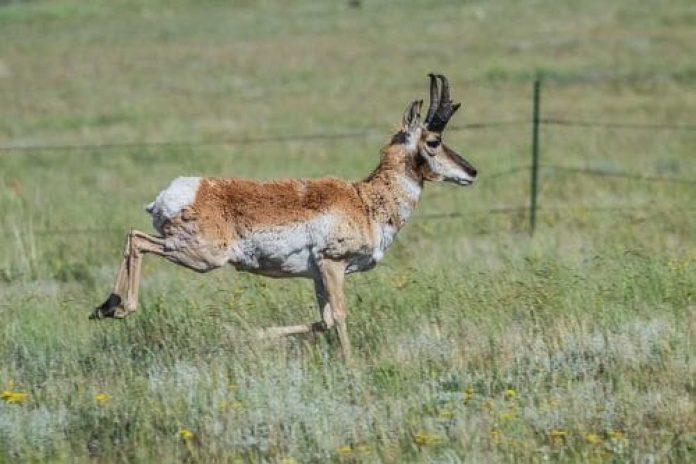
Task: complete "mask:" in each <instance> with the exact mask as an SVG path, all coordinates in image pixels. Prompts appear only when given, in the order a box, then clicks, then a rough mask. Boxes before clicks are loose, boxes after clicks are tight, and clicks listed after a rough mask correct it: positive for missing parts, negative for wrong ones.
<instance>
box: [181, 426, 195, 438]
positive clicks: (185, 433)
mask: <svg viewBox="0 0 696 464" xmlns="http://www.w3.org/2000/svg"><path fill="white" fill-rule="evenodd" d="M179 436H180V437H181V438H182V439H183V440H190V439H192V438H193V432H192V431H191V429H187V428H186V427H181V428H180V429H179Z"/></svg>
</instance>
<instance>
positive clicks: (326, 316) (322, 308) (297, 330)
mask: <svg viewBox="0 0 696 464" xmlns="http://www.w3.org/2000/svg"><path fill="white" fill-rule="evenodd" d="M314 293H315V295H316V298H317V305H318V306H319V315H320V316H321V320H320V321H317V322H312V323H311V324H300V325H287V326H281V327H269V328H267V329H264V330H261V331H260V332H259V337H260V338H276V337H287V336H289V335H304V334H309V333H320V332H326V331H327V330H329V329H331V328H332V327H333V326H334V316H333V311H332V310H331V305H330V304H329V299H328V295H327V293H326V288H325V287H324V283H323V281H322V279H321V277H320V276H317V277H315V278H314Z"/></svg>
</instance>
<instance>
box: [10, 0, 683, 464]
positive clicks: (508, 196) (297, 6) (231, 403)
mask: <svg viewBox="0 0 696 464" xmlns="http://www.w3.org/2000/svg"><path fill="white" fill-rule="evenodd" d="M362 3H363V6H362V8H360V9H351V8H349V7H348V6H347V2H330V3H329V2H327V3H321V2H304V1H302V2H294V3H293V4H285V5H281V4H278V3H277V2H250V1H238V2H233V3H228V2H220V1H205V2H189V1H183V0H178V1H167V2H164V1H148V2H133V1H124V2H109V1H94V2H88V3H85V2H78V1H72V0H60V1H50V2H49V1H45V2H44V1H33V2H11V1H10V2H2V1H0V5H2V6H0V145H2V146H45V145H63V144H67V145H72V144H78V145H81V144H123V143H137V142H159V141H172V140H174V141H199V142H211V141H218V140H221V139H237V138H245V137H274V136H280V135H293V134H314V133H344V132H354V131H357V132H360V131H369V132H370V134H382V135H367V136H365V137H357V138H355V139H336V140H313V141H285V142H267V143H258V144H237V145H235V144H229V145H194V146H181V147H143V148H138V147H132V148H115V149H107V148H90V149H86V150H64V151H47V150H43V151H42V150H35V151H24V152H2V153H0V234H1V238H2V240H0V320H1V321H2V323H1V324H0V334H1V335H0V360H2V363H0V391H5V393H7V395H6V396H5V399H6V400H12V397H11V395H9V393H10V392H19V393H27V394H28V396H27V397H26V399H25V400H24V401H20V403H21V404H12V401H0V462H17V461H35V462H46V461H51V462H87V461H93V460H96V461H98V462H114V461H116V462H133V461H136V462H160V461H162V462H173V461H181V460H185V461H194V462H228V461H229V462H235V461H239V462H286V463H288V462H325V461H336V462H394V463H396V462H417V461H421V462H430V461H441V462H457V461H465V462H490V461H523V462H526V461H542V460H547V459H551V460H560V461H569V462H587V461H589V462H605V461H607V462H624V461H640V462H643V461H651V460H654V461H657V462H691V461H694V460H695V459H696V380H695V379H696V301H695V299H696V247H695V246H694V236H695V233H696V215H695V213H696V211H695V210H694V206H693V205H694V204H695V203H694V202H695V200H696V185H694V184H693V183H692V184H688V183H681V184H678V183H667V182H648V181H639V180H631V179H622V178H612V177H600V176H588V175H579V174H575V173H569V172H563V171H555V170H551V169H543V170H542V175H541V190H540V204H541V206H542V210H541V211H540V217H539V223H538V226H537V233H536V234H535V236H534V237H533V238H530V237H529V236H528V234H527V220H528V219H527V216H526V214H525V213H519V212H511V213H501V212H498V213H491V212H489V210H491V209H496V208H505V207H518V206H525V205H526V203H527V201H528V200H527V198H528V183H529V179H528V171H521V172H517V173H514V174H509V175H505V176H500V177H495V174H496V173H501V172H504V171H506V170H509V169H511V168H514V167H518V166H525V165H528V163H529V146H530V132H531V128H530V127H529V126H528V125H520V126H505V127H496V128H488V129H480V130H469V131H451V132H449V133H447V134H446V141H447V142H448V144H450V145H451V146H452V147H453V148H455V149H456V150H457V151H459V152H461V153H463V154H464V155H465V157H466V158H467V159H469V160H470V161H471V162H472V163H473V164H474V165H475V166H476V167H477V168H478V169H479V171H480V172H481V175H480V178H479V180H478V182H477V184H476V185H475V186H474V187H472V188H469V189H458V188H456V187H454V186H446V185H428V186H427V188H426V192H425V194H424V197H423V200H422V202H421V204H420V205H419V209H418V214H417V215H416V217H415V218H414V219H413V220H412V221H411V222H410V223H409V224H408V225H407V226H406V228H405V229H404V230H403V231H402V232H401V234H400V235H399V237H398V239H397V242H396V243H395V245H394V246H393V247H392V249H391V250H390V251H389V252H388V254H387V258H386V260H385V262H384V263H383V264H382V265H380V266H379V267H378V268H377V269H375V270H373V271H372V272H370V273H367V274H363V275H355V276H351V277H350V278H349V279H348V299H349V310H350V314H349V331H350V335H351V339H352V340H353V343H354V345H355V351H356V358H357V360H356V366H355V367H354V368H353V369H347V368H346V366H345V365H344V363H343V362H342V360H341V358H340V350H339V349H338V346H337V340H336V339H335V337H334V336H332V335H329V336H327V337H320V338H318V339H316V340H305V339H288V340H283V341H281V342H278V343H270V342H259V341H257V340H255V339H254V338H253V330H254V329H257V328H263V327H266V326H272V325H280V324H285V323H287V324H294V323H300V322H309V321H312V320H315V319H316V318H317V315H316V310H315V308H314V307H313V295H312V289H311V286H310V284H309V283H308V282H305V281H283V280H269V279H264V278H261V277H255V276H251V275H247V274H241V273H234V272H233V271H232V270H230V269H226V270H221V271H217V272H214V273H211V274H208V275H203V276H201V275H198V274H194V273H192V272H190V271H187V270H184V269H180V268H176V267H174V266H172V265H171V264H169V263H165V262H163V261H158V260H157V259H156V258H150V257H148V258H146V260H145V264H144V269H143V282H142V289H141V308H140V310H139V312H138V313H137V314H135V315H133V316H131V317H130V318H128V319H127V320H125V321H116V322H114V321H104V322H99V323H95V322H90V321H88V320H87V316H88V314H89V312H90V310H91V308H92V307H93V306H94V305H96V304H97V303H100V302H101V300H103V298H104V297H105V296H106V294H107V293H108V291H109V289H110V287H111V285H112V283H113V279H114V275H115V270H116V269H115V268H116V264H117V261H118V259H119V256H120V253H121V251H122V250H121V247H122V245H123V240H124V234H125V232H126V231H127V230H128V228H129V227H137V228H140V229H144V230H149V229H150V225H149V221H148V217H147V215H146V214H144V213H143V212H142V205H144V204H146V203H147V202H149V201H151V200H152V198H153V197H154V196H155V195H156V194H157V192H158V191H159V190H160V189H161V188H163V187H164V186H165V185H166V184H167V182H168V181H169V180H170V179H171V178H173V177H175V176H177V175H181V174H214V175H230V176H232V175H234V176H244V177H255V178H274V177H299V176H302V177H314V176H322V175H329V174H331V175H337V176H340V177H343V178H348V179H357V178H360V177H363V176H364V175H366V174H367V173H368V172H369V171H370V170H371V169H372V168H373V167H374V165H375V164H376V162H377V156H378V150H379V147H380V145H381V144H382V143H383V141H384V140H386V139H387V137H388V136H389V135H390V132H391V130H392V129H393V128H394V127H395V124H396V123H397V122H398V121H399V118H400V115H401V112H402V111H403V108H404V107H405V106H406V104H407V103H408V102H409V101H411V100H413V99H414V98H423V97H425V96H426V92H427V79H426V73H428V72H431V71H434V70H435V71H441V72H445V73H446V74H447V75H448V76H449V78H450V81H451V83H452V86H453V92H454V95H455V97H457V98H458V99H461V100H462V101H463V102H464V108H463V111H460V113H458V114H457V117H456V121H454V122H453V123H452V124H463V123H464V122H479V121H498V120H518V119H522V120H526V119H529V117H530V113H531V79H532V77H533V76H534V75H535V74H536V73H539V72H541V73H543V75H545V76H546V77H547V79H546V81H545V83H544V87H543V99H542V112H543V115H544V116H545V117H555V118H565V119H577V120H587V121H611V122H632V123H667V124H695V123H696V116H695V115H694V111H693V108H694V106H695V105H696V92H694V87H695V85H696V68H695V67H694V63H693V55H694V46H693V43H695V42H696V32H695V31H696V27H695V26H696V8H695V7H694V5H693V4H692V3H693V2H688V1H651V2H640V3H638V2H630V1H628V0H621V1H617V2H612V3H607V2H600V1H594V0H592V1H585V2H571V1H553V2H551V1H539V2H514V1H498V2H465V3H460V2H434V1H432V2H431V1H425V0H423V1H412V2H407V3H403V4H400V5H398V6H397V5H394V4H393V3H392V2H386V1H377V0H375V1H370V0H364V1H363V2H362ZM694 134H695V133H694V132H693V131H692V132H689V131H666V130H665V131H654V130H605V129H593V128H565V127H555V126H545V127H543V128H542V134H541V135H542V139H541V142H542V144H541V147H542V151H541V156H542V164H544V165H554V166H570V167H577V168H590V169H596V170H601V171H604V172H609V173H611V172H629V173H633V174H636V175H639V176H653V177H679V178H684V179H696V163H695V162H694V160H693V156H692V155H693V153H694V150H695V149H696V135H694ZM596 208H601V209H599V210H598V209H596ZM451 213H454V214H457V215H460V216H456V217H439V218H437V219H434V218H428V217H427V216H432V215H440V216H447V215H448V214H451ZM84 229H87V230H92V232H80V230H84ZM95 230H96V231H95ZM61 231H62V232H61ZM70 231H74V232H70ZM98 231H101V232H98ZM100 393H106V394H108V397H104V396H100V397H99V398H102V401H100V400H98V399H97V397H96V395H97V394H100ZM104 398H106V399H104ZM184 429H185V430H190V431H191V432H192V434H193V435H192V436H190V437H188V438H184V437H182V435H181V431H182V430H184Z"/></svg>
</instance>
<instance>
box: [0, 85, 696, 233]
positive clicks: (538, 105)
mask: <svg viewBox="0 0 696 464" xmlns="http://www.w3.org/2000/svg"><path fill="white" fill-rule="evenodd" d="M541 97H542V79H541V78H536V79H535V80H534V81H533V92H532V117H531V119H515V120H507V121H487V122H477V123H470V124H464V125H458V126H450V127H448V131H460V130H472V129H487V128H496V127H505V126H530V127H531V150H530V154H531V161H530V164H529V165H526V166H517V167H514V168H511V169H507V170H504V171H500V172H497V173H492V174H489V175H487V176H486V177H487V178H488V179H494V178H497V177H502V176H506V175H510V174H515V173H519V172H524V171H530V188H529V205H528V206H527V207H523V206H514V207H502V208H494V209H487V210H481V211H475V212H473V213H472V212H471V211H469V212H466V213H446V214H424V215H421V216H420V219H423V220H428V219H448V218H458V217H462V216H464V215H465V214H466V215H470V214H491V213H492V214H496V213H506V214H507V213H517V214H519V213H528V215H529V216H528V218H529V233H530V235H533V234H534V231H535V229H536V222H537V213H538V211H540V210H553V209H549V208H540V206H539V202H538V196H539V189H540V172H541V171H542V170H551V171H559V172H566V173H571V174H576V175H589V176H603V177H617V178H624V179H629V180H633V181H644V182H666V183H675V184H684V185H695V186H696V179H690V178H681V177H671V176H670V177H662V176H642V175H637V174H634V173H629V172H623V171H604V170H599V169H587V168H578V167H572V166H558V165H544V164H542V163H541V162H540V156H541V148H542V145H541V137H540V128H541V127H543V126H558V127H578V128H584V129H612V130H643V131H645V130H647V131H694V132H696V124H662V123H651V124H645V123H632V122H613V121H603V122H597V121H585V120H573V119H559V118H544V117H542V98H541ZM383 135H384V134H382V133H378V132H375V131H353V132H342V133H313V134H312V133H310V134H294V135H281V136H268V137H244V138H230V139H220V140H208V141H184V140H179V141H160V142H137V143H121V144H117V143H107V144H75V145H70V144H66V145H44V146H0V155H3V154H4V155H9V154H12V153H22V152H61V151H63V152H65V151H69V152H80V151H94V150H125V149H133V148H147V149H182V148H183V149H186V148H194V147H204V146H224V145H251V144H262V143H277V142H295V141H297V142H311V141H322V140H340V139H355V138H366V137H371V136H380V137H381V136H383ZM640 208H642V207H640ZM576 209H581V210H583V211H597V212H607V211H609V212H611V211H617V210H625V209H631V207H630V206H628V207H626V206H624V207H618V208H617V207H601V206H600V207H581V208H576ZM667 209H670V208H667ZM671 209H673V210H678V211H696V207H695V208H671ZM566 210H567V208H566V209H564V211H566ZM121 230H122V229H121V228H108V227H107V228H103V227H100V228H76V229H50V230H35V231H33V234H34V235H51V236H61V235H64V236H70V235H80V234H100V233H104V232H115V231H121Z"/></svg>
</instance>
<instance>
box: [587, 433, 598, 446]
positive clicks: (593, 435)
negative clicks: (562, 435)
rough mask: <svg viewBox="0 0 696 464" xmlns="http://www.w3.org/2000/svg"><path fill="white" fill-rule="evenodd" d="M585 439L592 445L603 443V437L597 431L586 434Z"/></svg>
mask: <svg viewBox="0 0 696 464" xmlns="http://www.w3.org/2000/svg"><path fill="white" fill-rule="evenodd" d="M585 441H586V442H587V443H590V444H591V445H598V444H599V443H602V439H601V438H600V436H599V435H597V434H596V433H588V434H586V435H585Z"/></svg>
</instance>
